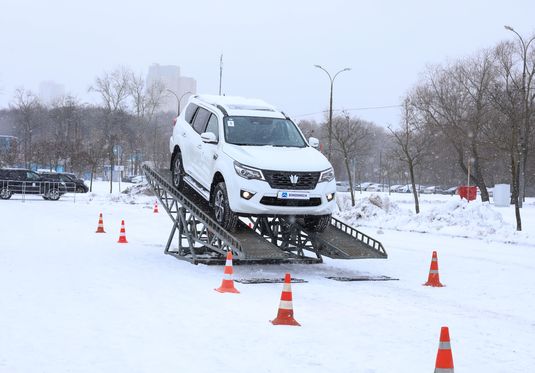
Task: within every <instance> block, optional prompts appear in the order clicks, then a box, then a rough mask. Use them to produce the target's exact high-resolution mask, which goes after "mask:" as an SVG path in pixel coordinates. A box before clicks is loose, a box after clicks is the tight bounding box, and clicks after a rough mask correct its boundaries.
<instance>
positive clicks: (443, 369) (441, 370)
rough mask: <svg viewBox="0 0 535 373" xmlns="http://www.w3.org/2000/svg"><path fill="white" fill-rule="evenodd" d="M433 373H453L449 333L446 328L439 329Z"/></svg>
mask: <svg viewBox="0 0 535 373" xmlns="http://www.w3.org/2000/svg"><path fill="white" fill-rule="evenodd" d="M435 373H453V356H452V355H451V345H450V332H449V329H448V327H447V326H443V327H442V329H440V342H439V344H438V353H437V362H436V363H435Z"/></svg>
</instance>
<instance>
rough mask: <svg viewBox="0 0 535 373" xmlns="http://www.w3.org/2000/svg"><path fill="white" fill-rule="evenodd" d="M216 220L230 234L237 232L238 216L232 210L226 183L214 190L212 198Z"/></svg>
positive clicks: (219, 184)
mask: <svg viewBox="0 0 535 373" xmlns="http://www.w3.org/2000/svg"><path fill="white" fill-rule="evenodd" d="M212 202H213V208H214V217H215V220H216V221H217V222H218V223H219V225H221V226H222V227H223V228H225V229H226V230H227V231H229V232H234V231H235V230H236V225H237V223H238V216H237V215H236V214H235V213H234V212H232V210H231V209H230V205H229V201H228V194H227V187H226V186H225V183H224V182H220V183H218V184H217V185H216V187H215V188H214V195H213V196H212Z"/></svg>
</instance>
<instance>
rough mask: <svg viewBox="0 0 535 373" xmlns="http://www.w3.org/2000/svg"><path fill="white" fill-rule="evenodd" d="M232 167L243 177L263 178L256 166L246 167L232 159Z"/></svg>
mask: <svg viewBox="0 0 535 373" xmlns="http://www.w3.org/2000/svg"><path fill="white" fill-rule="evenodd" d="M234 169H235V170H236V173H237V174H238V175H240V176H241V177H243V178H244V179H248V180H252V179H256V180H264V175H263V174H262V171H260V170H258V169H256V168H252V167H247V166H244V165H242V164H241V163H239V162H236V161H234Z"/></svg>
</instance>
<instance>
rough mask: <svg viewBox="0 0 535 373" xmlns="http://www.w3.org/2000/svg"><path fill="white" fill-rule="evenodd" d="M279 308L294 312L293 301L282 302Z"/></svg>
mask: <svg viewBox="0 0 535 373" xmlns="http://www.w3.org/2000/svg"><path fill="white" fill-rule="evenodd" d="M279 308H280V309H282V310H293V304H292V301H291V300H281V302H280V305H279Z"/></svg>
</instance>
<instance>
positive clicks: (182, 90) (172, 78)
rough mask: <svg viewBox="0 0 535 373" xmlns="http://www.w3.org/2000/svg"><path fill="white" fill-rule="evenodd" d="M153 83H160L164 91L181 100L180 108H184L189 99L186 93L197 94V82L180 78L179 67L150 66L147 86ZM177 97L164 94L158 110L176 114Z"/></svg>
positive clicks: (183, 77)
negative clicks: (166, 90) (167, 90)
mask: <svg viewBox="0 0 535 373" xmlns="http://www.w3.org/2000/svg"><path fill="white" fill-rule="evenodd" d="M155 82H160V83H161V84H163V86H164V87H165V88H166V89H169V90H171V91H173V92H174V93H175V94H176V96H177V97H178V99H180V98H182V100H181V106H182V108H184V106H185V104H186V102H187V100H188V97H189V94H187V92H191V93H192V94H196V93H197V81H196V80H195V79H193V78H190V77H186V76H181V75H180V67H179V66H174V65H165V66H163V65H159V64H153V65H151V66H150V67H149V73H148V74H147V86H151V85H152V84H154V83H155ZM177 97H175V96H174V95H173V94H172V93H170V92H166V95H165V97H164V98H163V100H162V103H161V105H160V110H161V111H172V112H176V111H177V108H178V103H177Z"/></svg>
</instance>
